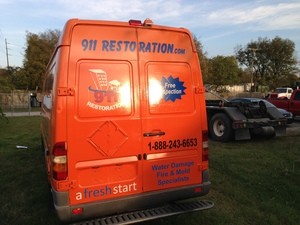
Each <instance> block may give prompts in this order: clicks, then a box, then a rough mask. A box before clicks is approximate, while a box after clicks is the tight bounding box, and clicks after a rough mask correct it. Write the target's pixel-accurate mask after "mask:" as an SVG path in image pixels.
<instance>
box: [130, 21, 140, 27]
mask: <svg viewBox="0 0 300 225" xmlns="http://www.w3.org/2000/svg"><path fill="white" fill-rule="evenodd" d="M129 25H130V26H139V27H140V26H142V25H143V24H142V21H140V20H129Z"/></svg>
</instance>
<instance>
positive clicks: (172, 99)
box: [147, 62, 195, 114]
mask: <svg viewBox="0 0 300 225" xmlns="http://www.w3.org/2000/svg"><path fill="white" fill-rule="evenodd" d="M147 74H148V76H147V77H148V93H149V94H148V96H149V100H148V102H149V110H150V113H151V114H170V113H188V112H193V111H194V107H195V102H194V95H193V84H192V78H191V75H192V74H191V70H190V66H189V64H187V63H165V62H151V63H148V64H147Z"/></svg>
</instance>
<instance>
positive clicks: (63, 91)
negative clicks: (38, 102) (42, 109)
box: [57, 87, 75, 96]
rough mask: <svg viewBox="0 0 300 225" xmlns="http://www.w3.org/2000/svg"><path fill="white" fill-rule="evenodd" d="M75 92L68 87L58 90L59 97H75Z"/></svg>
mask: <svg viewBox="0 0 300 225" xmlns="http://www.w3.org/2000/svg"><path fill="white" fill-rule="evenodd" d="M74 92H75V91H74V89H72V88H67V87H59V88H57V95H58V96H73V95H74Z"/></svg>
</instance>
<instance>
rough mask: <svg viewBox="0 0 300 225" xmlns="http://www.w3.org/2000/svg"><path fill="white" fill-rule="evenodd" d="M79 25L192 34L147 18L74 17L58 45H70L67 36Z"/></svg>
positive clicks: (184, 29) (183, 29)
mask: <svg viewBox="0 0 300 225" xmlns="http://www.w3.org/2000/svg"><path fill="white" fill-rule="evenodd" d="M77 25H102V26H103V25H104V26H105V25H107V26H116V27H118V26H119V27H141V28H151V29H160V30H168V31H172V30H173V31H178V30H180V31H181V32H185V33H188V34H191V33H190V31H189V30H187V29H186V28H182V27H177V28H176V27H169V26H162V25H155V24H154V23H153V21H152V20H151V19H145V20H144V22H142V21H140V20H129V21H128V22H121V21H109V20H85V19H78V18H73V19H70V20H68V21H67V23H66V25H65V27H64V30H63V32H62V36H61V37H60V39H59V41H58V46H61V45H70V38H69V37H68V36H66V35H67V34H69V33H70V31H71V30H72V29H73V28H74V26H77Z"/></svg>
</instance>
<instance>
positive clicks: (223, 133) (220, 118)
mask: <svg viewBox="0 0 300 225" xmlns="http://www.w3.org/2000/svg"><path fill="white" fill-rule="evenodd" d="M209 133H210V136H211V138H212V139H213V140H215V141H221V142H227V141H230V140H231V139H232V136H233V130H232V128H231V120H230V119H229V118H228V116H227V115H225V114H224V113H216V114H215V115H213V116H212V118H211V119H210V121H209Z"/></svg>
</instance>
